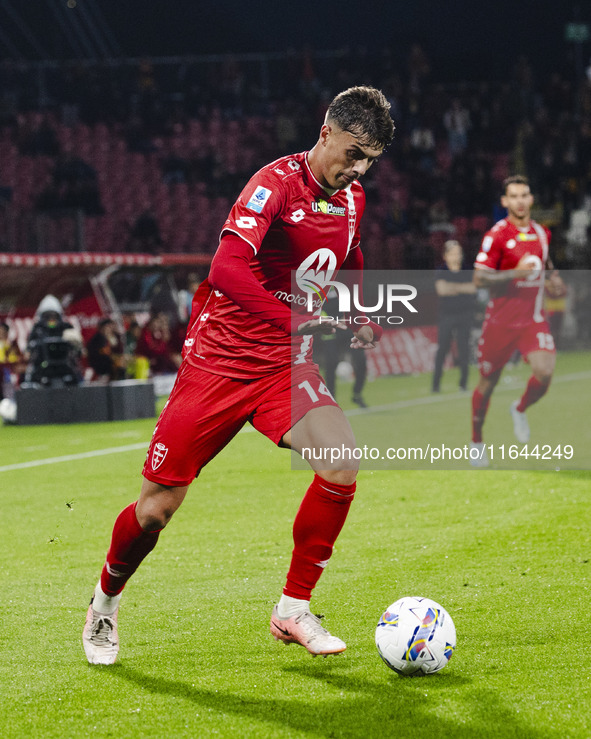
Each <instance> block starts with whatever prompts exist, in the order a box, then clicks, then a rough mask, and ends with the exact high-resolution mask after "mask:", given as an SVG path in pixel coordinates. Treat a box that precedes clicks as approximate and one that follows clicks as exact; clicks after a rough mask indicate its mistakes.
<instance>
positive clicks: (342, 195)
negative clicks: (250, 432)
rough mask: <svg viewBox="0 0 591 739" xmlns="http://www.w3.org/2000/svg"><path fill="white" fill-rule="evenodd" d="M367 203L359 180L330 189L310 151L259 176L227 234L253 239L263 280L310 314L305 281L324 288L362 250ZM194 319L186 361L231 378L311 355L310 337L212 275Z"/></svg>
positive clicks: (284, 303) (254, 267)
mask: <svg viewBox="0 0 591 739" xmlns="http://www.w3.org/2000/svg"><path fill="white" fill-rule="evenodd" d="M364 208H365V194H364V192H363V188H362V187H361V185H360V184H359V183H358V182H353V183H352V184H351V186H350V187H348V188H346V189H344V190H337V191H336V192H334V193H332V194H329V193H328V192H327V191H326V190H325V189H324V188H323V187H322V186H321V185H320V183H319V182H318V181H317V180H316V178H315V177H314V175H313V174H312V171H311V169H310V166H309V164H308V153H307V152H303V153H300V154H294V155H291V156H287V157H283V158H281V159H278V160H276V161H275V162H272V163H271V164H268V165H267V166H266V167H263V168H262V169H261V170H259V171H258V172H257V173H256V174H255V175H254V176H253V177H252V179H251V180H250V181H249V182H248V184H247V185H246V187H245V188H244V190H243V191H242V193H241V194H240V196H239V197H238V200H237V201H236V203H235V204H234V206H233V208H232V210H231V211H230V215H229V216H228V218H227V220H226V222H225V223H224V226H223V228H222V232H221V236H223V235H224V234H225V233H233V234H235V235H237V236H239V237H240V238H241V239H243V240H244V241H245V242H246V243H247V244H250V246H251V248H252V250H253V254H254V256H253V259H252V260H251V262H250V269H251V271H252V273H253V274H254V276H255V277H256V279H257V280H258V281H259V282H260V283H261V285H262V286H263V287H264V289H265V290H266V291H267V292H268V293H270V294H271V295H272V296H274V297H275V298H276V299H277V301H278V306H279V307H281V310H285V307H288V308H290V309H291V310H292V311H295V312H296V313H300V314H302V315H306V314H307V310H306V304H307V296H308V292H309V288H308V289H304V288H305V286H306V284H308V285H309V284H310V282H312V283H313V284H314V285H316V286H320V287H323V286H324V285H326V283H328V282H329V281H330V280H333V279H335V276H336V273H337V272H338V270H339V269H340V267H341V266H342V265H343V262H344V261H345V259H346V258H347V256H348V254H349V253H350V252H351V250H353V249H357V248H359V222H360V219H361V216H362V214H363V211H364ZM292 274H297V275H298V277H297V284H295V283H294V284H293V285H292ZM317 307H318V312H319V310H320V304H319V303H318V305H317ZM308 315H309V314H308ZM191 320H192V324H191V326H190V328H189V331H188V333H187V339H186V341H185V358H186V360H187V361H188V362H190V363H191V364H193V365H194V366H199V367H202V368H204V369H208V370H209V371H211V372H214V373H218V374H223V375H225V376H227V377H237V378H247V377H252V376H253V375H254V376H261V375H264V374H268V373H271V372H274V371H276V370H277V369H278V368H279V367H284V366H285V365H286V364H287V363H289V362H290V361H291V362H294V363H296V364H300V363H302V362H305V361H308V360H309V358H310V356H311V347H312V337H311V336H305V337H304V336H292V335H290V334H288V333H287V331H283V330H281V329H280V328H277V327H274V326H271V325H270V324H268V323H266V322H264V321H262V320H260V319H259V318H257V317H256V316H253V315H252V314H251V313H249V312H247V311H246V310H244V309H242V308H241V307H240V306H238V305H237V304H236V303H234V302H232V301H231V300H229V299H228V298H227V297H226V296H225V295H223V294H222V293H221V292H219V291H216V290H213V289H212V288H211V286H209V284H208V283H207V280H206V281H205V283H203V285H202V286H201V288H200V289H199V290H198V292H197V294H196V298H195V300H194V303H193V311H192V319H191Z"/></svg>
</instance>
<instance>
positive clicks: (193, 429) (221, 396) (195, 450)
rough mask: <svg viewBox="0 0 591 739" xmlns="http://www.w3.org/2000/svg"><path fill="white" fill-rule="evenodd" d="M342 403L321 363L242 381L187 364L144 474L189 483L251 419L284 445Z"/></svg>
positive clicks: (174, 483) (161, 481)
mask: <svg viewBox="0 0 591 739" xmlns="http://www.w3.org/2000/svg"><path fill="white" fill-rule="evenodd" d="M324 405H335V406H336V405H338V404H337V402H336V401H335V400H334V398H333V397H332V395H330V393H329V392H328V390H326V387H325V385H324V382H323V380H322V378H321V377H320V373H319V371H318V366H317V365H315V364H312V363H306V364H302V365H299V366H295V367H290V366H288V367H287V368H286V369H284V370H281V371H279V372H276V373H275V374H272V375H268V376H265V377H259V378H254V379H252V380H237V379H233V378H230V377H224V376H222V375H216V374H213V373H211V372H206V371H205V370H202V369H197V368H196V367H192V366H191V365H190V364H188V363H187V362H183V364H182V365H181V368H180V370H179V373H178V375H177V379H176V382H175V385H174V387H173V389H172V393H171V394H170V398H169V399H168V401H167V403H166V405H165V406H164V408H163V409H162V413H161V414H160V418H159V419H158V423H157V424H156V428H155V429H154V435H153V436H152V441H151V442H150V447H149V449H148V454H147V456H146V462H145V464H144V469H143V475H144V477H146V478H147V479H148V480H151V481H152V482H156V483H159V484H161V485H172V486H178V487H181V486H185V485H189V484H190V483H191V481H192V480H193V479H194V478H195V477H197V475H198V474H199V472H200V470H201V468H202V467H204V466H205V465H206V464H207V463H208V462H209V461H210V460H211V459H213V458H214V457H215V455H216V454H217V453H218V452H220V451H221V450H222V449H223V448H224V447H225V446H226V444H228V442H229V441H230V440H231V439H232V438H233V437H234V436H235V435H236V434H237V433H238V431H240V429H241V428H242V426H244V424H245V423H246V422H247V421H248V422H249V423H251V424H252V425H253V426H254V428H255V429H256V430H257V431H260V432H261V433H262V434H264V435H265V436H267V437H268V438H269V439H271V441H272V442H274V443H275V444H278V443H279V442H280V441H281V439H282V437H283V435H284V434H285V433H286V432H287V431H289V429H291V428H292V426H293V425H294V424H295V423H297V421H299V420H300V419H301V418H302V417H303V416H305V414H306V413H307V412H308V411H309V410H311V409H312V408H319V407H321V406H324Z"/></svg>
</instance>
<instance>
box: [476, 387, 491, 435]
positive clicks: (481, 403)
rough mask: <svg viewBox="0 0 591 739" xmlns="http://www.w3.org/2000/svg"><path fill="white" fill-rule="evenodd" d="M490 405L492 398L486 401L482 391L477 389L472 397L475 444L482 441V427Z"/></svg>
mask: <svg viewBox="0 0 591 739" xmlns="http://www.w3.org/2000/svg"><path fill="white" fill-rule="evenodd" d="M489 403H490V398H486V399H485V397H484V395H483V394H482V393H481V392H480V390H478V388H476V390H474V393H473V395H472V441H473V442H474V443H475V444H478V443H480V442H481V441H482V427H483V426H484V419H485V418H486V412H487V410H488V405H489Z"/></svg>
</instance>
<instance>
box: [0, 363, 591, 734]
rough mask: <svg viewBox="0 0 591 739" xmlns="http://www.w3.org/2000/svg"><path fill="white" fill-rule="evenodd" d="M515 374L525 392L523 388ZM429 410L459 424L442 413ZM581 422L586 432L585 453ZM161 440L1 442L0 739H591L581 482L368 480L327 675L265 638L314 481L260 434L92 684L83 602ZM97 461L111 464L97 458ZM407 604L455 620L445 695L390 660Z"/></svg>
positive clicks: (333, 569) (323, 605)
mask: <svg viewBox="0 0 591 739" xmlns="http://www.w3.org/2000/svg"><path fill="white" fill-rule="evenodd" d="M585 368H587V369H588V368H589V357H588V355H586V356H585V355H572V356H569V357H562V358H559V365H558V372H557V379H559V378H560V376H561V374H564V375H566V374H571V375H572V374H576V373H583V374H584V372H585ZM508 375H510V382H512V381H513V380H514V381H515V383H516V387H517V386H519V384H520V381H521V380H525V378H526V377H527V371H526V369H525V368H523V367H521V368H518V369H515V370H511V371H510V372H509V373H508ZM474 380H475V373H473V375H472V382H473V381H474ZM429 381H430V378H428V377H427V376H422V377H407V378H398V379H395V378H392V379H388V380H382V381H379V382H375V383H372V384H370V385H369V386H368V388H367V392H366V399H367V400H368V401H370V402H377V401H378V400H379V398H380V397H381V396H382V393H383V391H384V387H383V386H382V385H381V383H388V392H389V394H390V397H393V398H398V399H400V400H408V399H412V398H413V397H414V398H417V399H424V398H426V397H427V396H428V388H429ZM444 382H445V381H444ZM508 384H509V383H507V385H508ZM446 386H449V387H450V390H449V392H450V395H451V394H453V389H452V388H455V382H453V381H450V382H445V384H444V393H443V396H445V387H446ZM499 391H501V392H498V393H495V396H494V397H493V401H492V404H491V409H490V412H489V418H488V419H487V426H486V427H485V428H486V429H487V430H488V431H489V432H490V433H495V429H501V428H502V427H503V425H504V424H506V418H505V414H506V413H507V405H508V402H509V401H510V400H511V399H512V396H511V395H510V394H508V393H505V392H504V391H502V386H499ZM339 395H340V396H341V397H342V399H343V401H345V399H348V398H349V395H350V388H348V387H347V386H343V385H341V386H340V387H339ZM588 395H589V379H588V378H587V379H580V380H571V381H568V382H556V383H555V384H554V385H553V386H552V388H551V391H550V394H549V395H548V396H547V397H546V398H544V400H543V401H541V402H540V404H539V405H538V406H537V407H534V408H532V409H531V411H530V413H529V417H530V421H531V424H532V428H533V427H535V426H536V424H541V423H544V405H545V404H550V403H552V404H559V405H560V404H562V405H563V407H564V408H565V412H568V409H569V408H570V407H571V406H572V403H573V399H576V398H577V396H578V397H580V398H583V397H588ZM344 404H345V405H346V403H344ZM433 409H434V413H436V414H440V413H444V412H445V400H444V397H443V399H440V400H438V401H437V403H434V405H433ZM580 417H581V416H580V414H573V418H574V419H576V418H580ZM584 420H585V423H584V424H581V425H580V426H578V427H577V428H573V433H574V435H575V438H576V439H581V441H582V442H584V443H586V444H587V448H588V445H589V434H590V430H589V419H588V417H587V418H586V419H584ZM152 428H153V422H152V421H130V422H120V423H112V424H104V425H103V424H96V425H83V426H82V425H80V426H62V427H29V428H25V427H9V426H4V427H2V428H0V449H1V451H0V468H1V470H2V471H0V500H1V501H2V511H3V514H4V515H3V531H2V565H1V568H0V593H1V612H2V629H1V630H0V684H1V685H2V706H3V707H2V711H1V712H0V732H1V734H2V736H4V737H21V736H22V737H60V739H61V738H62V737H65V736H72V737H74V736H76V737H78V736H80V737H81V736H90V735H92V736H96V737H171V736H174V737H201V736H213V735H216V736H227V737H231V736H232V737H236V736H239V737H272V738H273V739H276V738H278V737H359V736H364V737H369V738H371V737H380V736H384V734H386V733H387V734H393V735H396V736H413V737H434V736H437V737H466V738H467V737H475V736H478V737H528V739H529V738H536V739H537V738H539V739H542V738H546V737H553V736H564V737H587V736H588V735H589V723H588V722H589V715H590V713H591V672H590V669H589V665H590V664H591V626H590V623H589V618H588V613H589V602H590V595H591V593H590V589H589V572H590V568H591V533H590V532H591V506H590V505H589V490H590V483H591V473H589V472H587V471H569V472H560V473H556V472H535V471H514V472H511V471H486V470H473V471H463V472H452V471H439V472H433V471H428V470H421V471H404V472H398V473H397V472H396V471H375V472H364V473H361V474H360V478H359V485H358V492H357V497H356V500H355V503H354V505H353V507H352V509H351V514H350V518H349V520H348V522H347V525H346V526H345V529H344V530H343V533H342V534H341V537H340V538H339V540H338V542H337V547H336V549H335V553H334V555H333V559H332V561H331V563H330V565H329V566H328V568H327V569H326V572H325V574H324V577H323V578H322V580H321V582H320V584H319V586H318V588H317V592H316V595H315V598H314V601H313V606H314V610H315V611H320V612H323V613H325V614H326V625H327V626H328V628H329V629H330V630H332V631H333V633H335V634H337V635H338V636H340V637H342V638H343V639H344V640H345V641H346V642H347V644H348V649H347V651H346V652H345V654H344V655H341V656H337V657H333V658H328V659H326V660H325V659H321V658H316V659H313V658H312V657H311V656H310V655H309V654H308V653H307V652H305V651H304V650H303V649H302V648H299V647H296V646H293V645H292V646H290V647H287V648H286V647H285V646H283V645H282V644H278V643H276V642H275V641H274V640H273V639H272V637H271V636H270V634H269V631H268V621H269V616H270V613H271V609H272V607H273V604H274V603H275V601H276V599H277V597H278V595H279V593H280V590H281V586H282V584H283V579H284V576H285V572H286V569H287V567H288V562H289V554H290V549H291V531H290V529H291V524H292V520H293V517H294V514H295V511H296V509H297V507H298V505H299V501H300V498H301V496H302V494H303V492H304V490H305V488H306V487H307V484H308V480H309V478H310V475H309V473H306V472H299V471H292V470H291V469H290V459H289V454H287V453H286V452H285V451H283V450H279V449H275V448H273V446H272V445H271V444H270V443H269V442H268V441H267V440H266V439H264V438H263V437H260V436H259V435H257V434H256V433H243V434H240V435H239V436H238V437H237V438H236V439H235V440H234V442H233V443H232V444H231V446H230V447H229V448H227V449H226V450H225V451H224V452H223V453H222V454H221V455H220V456H219V457H218V458H217V459H216V460H215V461H214V462H213V463H212V464H211V465H210V466H209V467H208V468H207V469H206V470H205V471H204V472H203V473H202V476H201V478H200V479H199V481H198V482H197V483H194V485H193V487H192V489H191V491H190V493H189V496H188V498H187V500H186V501H185V503H184V504H183V506H182V508H181V509H180V510H179V512H178V513H177V514H176V516H175V517H174V519H173V521H172V522H171V524H170V525H169V527H168V529H167V530H166V531H165V532H164V533H163V534H162V536H161V539H160V542H159V544H158V546H157V548H156V549H155V550H154V552H152V554H150V556H149V557H148V559H147V560H146V561H145V562H144V564H143V565H142V567H141V568H140V570H139V571H138V573H137V574H136V575H135V577H134V578H133V579H132V580H131V582H130V584H129V586H128V588H127V590H126V593H125V595H124V597H123V600H122V606H121V612H120V619H119V631H120V637H121V644H122V647H121V652H120V657H119V661H118V663H117V664H116V665H115V666H113V667H91V666H89V665H88V664H87V663H86V660H85V657H84V652H83V650H82V645H81V639H80V637H81V631H82V626H83V623H84V617H85V612H86V608H87V604H88V598H89V596H90V592H91V590H92V587H93V585H94V583H95V582H96V579H97V577H98V573H99V571H100V567H101V564H102V560H103V557H104V554H105V551H106V548H107V546H108V543H109V537H110V531H111V527H112V523H113V520H114V518H115V516H116V515H117V513H118V512H119V511H120V510H121V509H122V508H123V507H124V506H125V505H127V503H128V502H129V501H130V500H131V499H132V498H133V497H134V496H135V495H136V492H137V490H138V488H139V482H140V477H139V472H140V469H141V465H142V461H143V456H144V451H143V448H142V445H143V444H145V445H146V446H147V442H148V440H149V438H150V435H151V432H152ZM468 428H469V418H466V433H468ZM101 449H103V450H104V449H112V451H110V452H108V453H106V454H104V455H102V456H90V455H88V454H87V453H88V452H95V451H96V450H101ZM64 456H70V459H69V461H58V460H57V459H56V458H59V457H64ZM72 457H74V458H72ZM48 459H52V460H53V461H51V462H50V463H46V464H36V465H35V466H30V467H26V468H20V467H16V466H17V465H20V463H33V462H38V461H39V460H48ZM7 468H8V469H7ZM403 595H423V596H428V597H430V598H433V599H435V600H437V601H438V602H440V603H441V604H442V605H444V606H445V607H446V608H447V609H448V610H449V612H450V613H451V614H452V617H453V619H454V622H455V624H456V628H457V635H458V646H457V650H456V653H455V655H454V657H453V659H452V660H451V662H450V664H449V665H448V666H447V667H446V668H445V670H443V671H442V672H441V673H439V674H437V675H434V676H432V677H426V678H415V679H411V678H406V679H405V678H400V677H398V676H397V675H396V674H394V673H393V672H391V671H389V670H388V669H387V668H386V667H385V666H384V665H383V664H382V662H381V660H380V658H379V656H378V654H377V651H376V649H375V646H374V641H373V639H374V630H375V625H376V623H377V620H378V618H379V616H380V614H381V613H382V611H383V610H384V608H386V607H387V606H388V605H389V604H390V603H391V602H393V601H394V600H396V599H397V598H399V597H401V596H403Z"/></svg>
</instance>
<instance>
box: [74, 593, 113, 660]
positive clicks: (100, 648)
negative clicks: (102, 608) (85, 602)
mask: <svg viewBox="0 0 591 739" xmlns="http://www.w3.org/2000/svg"><path fill="white" fill-rule="evenodd" d="M93 600H94V598H93V599H92V600H91V601H90V605H89V606H88V613H87V614H86V623H85V624H84V631H83V632H82V643H83V644H84V651H85V652H86V659H87V660H88V661H89V663H90V664H91V665H112V664H113V663H114V662H115V660H116V659H117V654H118V652H119V636H118V634H117V615H118V613H119V608H117V609H116V611H115V612H114V613H111V614H110V615H108V616H106V615H105V614H103V613H97V612H96V611H94V610H93V608H92V601H93Z"/></svg>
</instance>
